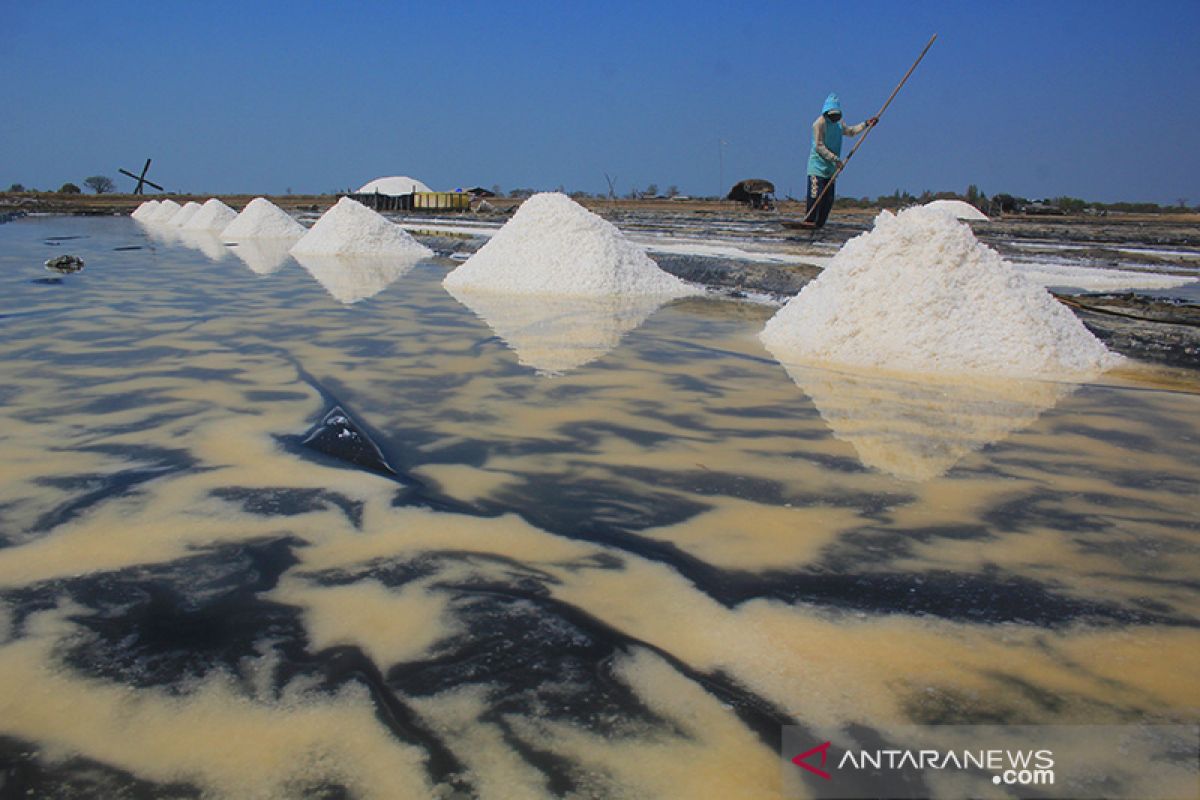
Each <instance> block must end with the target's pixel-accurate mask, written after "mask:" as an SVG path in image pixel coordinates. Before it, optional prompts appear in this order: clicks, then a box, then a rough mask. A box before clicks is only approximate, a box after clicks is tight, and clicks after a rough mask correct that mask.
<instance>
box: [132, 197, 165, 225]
mask: <svg viewBox="0 0 1200 800" xmlns="http://www.w3.org/2000/svg"><path fill="white" fill-rule="evenodd" d="M158 206H159V202H158V201H157V200H147V201H146V202H144V203H142V204H141V205H140V206H138V207H137V208H135V209H134V210H133V213H132V214H130V215H129V216H131V217H133V218H134V219H136V220H138V221H141V220H145V219H147V218H149V217H150V216H152V215H153V214H154V212H155V211H157V210H158Z"/></svg>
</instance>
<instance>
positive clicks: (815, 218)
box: [804, 175, 834, 228]
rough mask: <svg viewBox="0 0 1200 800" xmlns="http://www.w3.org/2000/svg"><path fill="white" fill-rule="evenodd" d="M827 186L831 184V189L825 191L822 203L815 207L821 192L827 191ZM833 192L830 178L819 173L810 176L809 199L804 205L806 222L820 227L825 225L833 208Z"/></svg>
mask: <svg viewBox="0 0 1200 800" xmlns="http://www.w3.org/2000/svg"><path fill="white" fill-rule="evenodd" d="M826 186H829V191H827V192H825V196H824V197H821V204H820V205H819V206H816V208H814V207H813V206H814V204H815V203H816V202H817V198H818V197H820V195H821V192H823V191H825V187H826ZM833 192H834V187H833V186H832V185H831V182H830V179H829V178H822V177H820V176H818V175H809V176H808V199H807V201H806V202H805V205H804V211H805V213H804V221H805V222H811V223H813V224H814V225H816V226H817V227H818V228H823V227H824V226H825V220H827V219H828V218H829V212H830V211H831V210H832V209H833Z"/></svg>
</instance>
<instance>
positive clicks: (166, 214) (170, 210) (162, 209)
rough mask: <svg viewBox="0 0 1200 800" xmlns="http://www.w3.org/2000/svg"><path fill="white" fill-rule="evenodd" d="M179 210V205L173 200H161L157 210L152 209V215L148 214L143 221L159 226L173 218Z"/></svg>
mask: <svg viewBox="0 0 1200 800" xmlns="http://www.w3.org/2000/svg"><path fill="white" fill-rule="evenodd" d="M180 208H181V206H180V205H179V203H176V202H175V201H174V200H163V201H162V202H161V203H159V204H158V208H156V209H154V212H153V213H152V214H148V215H147V216H146V218H145V220H144V221H145V222H150V223H153V224H155V225H161V224H162V223H164V222H166V221H167V220H169V219H170V218H171V217H173V216H175V214H176V212H178V211H179V209H180Z"/></svg>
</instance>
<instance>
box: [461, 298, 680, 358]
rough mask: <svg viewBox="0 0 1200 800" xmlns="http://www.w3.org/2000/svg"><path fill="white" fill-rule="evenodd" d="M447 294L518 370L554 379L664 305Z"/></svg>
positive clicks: (605, 348) (652, 301)
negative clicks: (504, 347)
mask: <svg viewBox="0 0 1200 800" xmlns="http://www.w3.org/2000/svg"><path fill="white" fill-rule="evenodd" d="M446 290H447V291H448V292H450V294H451V295H453V296H454V299H456V300H458V301H459V302H460V303H462V304H463V305H464V306H466V307H467V308H469V309H470V310H471V311H473V312H474V313H475V314H476V315H477V316H478V317H479V318H480V319H482V320H483V321H484V322H485V323H487V325H488V327H490V328H491V329H492V331H494V332H495V334H496V335H497V336H499V337H500V338H501V339H503V340H504V341H505V343H507V344H508V346H509V347H511V348H512V349H513V350H514V351H516V354H517V360H518V361H519V362H520V363H521V364H524V365H525V366H527V367H531V368H533V369H535V370H537V371H538V372H539V373H541V374H543V375H558V374H561V373H563V372H566V371H567V370H570V369H574V368H576V367H579V366H582V365H584V364H586V363H588V362H590V361H595V360H596V359H598V358H600V357H601V356H603V355H605V354H606V353H608V352H609V351H610V350H612V349H613V348H615V347H616V346H617V344H618V343H619V342H620V341H621V337H622V336H623V335H624V334H626V333H628V332H629V331H631V330H633V329H634V328H636V327H637V326H639V325H641V324H642V323H643V322H644V321H645V320H646V318H647V317H649V316H650V315H651V314H653V313H654V312H655V311H656V310H658V308H659V306H661V305H662V304H663V303H664V302H666V301H667V299H668V298H664V297H662V296H655V295H649V296H645V295H643V296H628V295H625V296H622V295H607V296H598V297H567V296H557V297H555V296H550V295H536V296H531V295H520V294H504V293H500V292H487V291H477V290H472V289H469V288H466V289H463V288H455V287H453V286H447V287H446Z"/></svg>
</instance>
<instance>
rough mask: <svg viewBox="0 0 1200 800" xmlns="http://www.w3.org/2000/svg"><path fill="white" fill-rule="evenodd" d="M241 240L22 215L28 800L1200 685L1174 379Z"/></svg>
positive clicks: (1048, 715)
mask: <svg viewBox="0 0 1200 800" xmlns="http://www.w3.org/2000/svg"><path fill="white" fill-rule="evenodd" d="M68 236H76V237H80V238H75V239H64V238H61V237H68ZM134 247H140V248H141V249H129V248H134ZM64 252H70V253H73V254H76V255H80V256H82V257H83V258H84V260H85V261H86V262H87V266H86V268H85V270H84V271H83V272H81V273H79V274H77V275H70V276H66V277H64V278H62V279H61V281H59V282H56V283H55V282H45V280H44V279H45V277H46V276H47V275H48V274H49V273H46V272H45V271H44V270H43V269H42V267H41V262H42V261H44V260H45V259H46V258H49V257H51V256H54V255H60V254H62V253H64ZM236 253H237V250H236V248H228V247H226V246H225V245H224V244H223V243H221V242H220V241H219V240H217V239H215V238H212V237H210V238H208V239H203V240H200V239H180V238H179V237H177V236H175V237H172V236H171V235H170V234H165V233H162V234H155V235H150V234H148V233H147V232H146V230H145V229H143V228H141V227H139V226H138V225H137V224H136V223H133V222H132V221H129V220H125V219H74V218H57V217H50V218H27V219H22V220H18V221H16V222H13V223H9V224H6V225H0V281H2V285H3V292H4V294H3V301H0V447H2V452H3V454H4V458H3V460H2V461H0V475H2V480H0V795H5V796H7V795H12V796H20V795H21V794H23V792H25V791H32V792H33V794H35V795H39V796H55V795H60V794H66V793H67V792H68V790H71V791H77V792H79V791H83V792H84V794H85V795H86V793H88V792H90V793H91V794H93V795H95V796H130V797H194V796H220V797H296V796H311V797H341V796H353V797H381V798H389V797H403V796H411V797H420V796H436V795H439V794H440V795H441V796H455V793H456V792H457V793H458V796H481V797H537V796H556V797H564V796H573V797H576V796H577V797H651V796H655V797H714V798H715V797H720V798H729V797H769V796H773V795H776V794H778V792H779V790H780V788H779V787H780V783H779V782H780V762H779V757H778V755H777V752H776V748H777V746H778V741H779V731H780V726H782V725H785V724H787V725H801V726H804V727H805V728H807V729H808V730H810V731H812V734H813V736H814V737H818V736H819V737H829V736H833V735H836V734H837V733H838V732H841V731H846V730H848V729H850V728H854V729H855V730H857V731H859V734H860V735H861V733H862V732H863V731H871V732H874V733H875V734H877V735H878V736H879V737H881V738H882V739H884V740H886V739H887V738H888V735H889V734H888V732H889V730H892V729H897V728H898V727H900V726H904V725H910V724H912V723H931V722H940V723H972V722H978V723H985V722H986V723H997V722H999V723H1012V724H1018V723H1024V724H1032V723H1055V724H1063V723H1067V724H1077V723H1078V724H1082V723H1091V724H1101V723H1104V724H1111V723H1118V722H1122V723H1124V722H1132V721H1147V720H1148V721H1157V722H1179V721H1184V722H1194V721H1195V720H1196V718H1197V712H1198V710H1200V690H1198V689H1197V685H1196V682H1195V680H1194V676H1195V675H1196V674H1197V673H1200V633H1198V631H1197V624H1198V620H1200V592H1198V591H1197V590H1198V588H1200V557H1198V543H1200V538H1198V532H1200V530H1198V529H1200V512H1198V506H1197V502H1196V498H1197V496H1200V431H1198V430H1197V426H1198V420H1200V394H1197V391H1196V390H1197V388H1198V387H1197V385H1196V384H1195V383H1192V382H1190V380H1185V381H1183V382H1182V384H1181V383H1179V382H1175V383H1171V384H1168V383H1166V382H1164V381H1163V380H1162V379H1161V377H1160V376H1158V375H1155V374H1154V373H1151V372H1150V371H1149V370H1145V369H1141V368H1137V367H1131V368H1129V369H1126V370H1123V371H1121V372H1120V373H1118V374H1116V375H1111V376H1108V378H1107V379H1106V381H1105V382H1104V383H1103V384H1096V385H1085V386H1069V385H1064V384H1046V383H1028V384H1020V385H1018V384H1012V383H1006V384H997V385H995V386H987V385H979V384H974V385H971V386H966V387H963V386H954V385H945V386H939V385H930V384H928V383H920V384H912V383H908V382H905V381H902V380H898V379H896V378H894V377H888V376H882V375H851V374H843V373H839V372H836V371H830V370H817V369H813V368H811V367H810V368H805V367H798V366H796V365H789V366H787V367H785V366H783V365H781V364H779V363H778V362H776V361H775V360H774V359H773V358H772V357H771V356H770V355H769V354H768V353H767V352H766V350H764V348H763V347H762V345H761V344H760V343H759V341H758V339H757V333H758V332H759V331H760V330H761V328H762V326H763V324H764V323H765V321H766V319H767V318H768V317H769V316H770V314H771V313H772V311H773V309H770V308H766V307H760V306H754V305H750V304H739V303H732V302H726V301H716V300H688V301H677V302H675V303H672V304H669V305H667V306H664V307H662V308H659V309H657V310H655V309H653V308H644V307H635V308H617V307H613V308H605V307H603V306H599V307H598V306H596V305H595V304H590V305H588V306H587V307H581V308H575V309H572V308H570V307H566V306H561V307H560V306H558V305H554V306H546V307H542V308H539V307H537V306H536V305H532V306H530V305H528V304H525V305H522V304H512V303H503V302H500V303H495V302H486V301H485V302H474V303H473V302H472V299H471V298H467V297H464V298H463V303H462V304H460V303H459V302H458V301H456V300H455V298H453V297H452V296H451V295H449V294H448V293H446V292H445V291H444V290H443V289H442V288H441V285H440V281H441V278H442V277H443V276H444V275H445V273H446V271H447V270H448V269H450V268H452V267H453V264H452V263H451V262H449V261H446V262H438V261H434V262H425V263H420V264H417V265H410V264H405V265H390V266H388V265H382V266H381V265H362V264H354V263H348V264H346V265H345V269H344V270H341V271H339V270H338V269H337V268H336V265H335V266H333V267H331V266H330V265H328V264H322V265H308V268H307V269H306V268H305V267H304V266H301V265H299V264H297V263H296V262H295V261H292V260H291V259H289V258H287V257H286V256H281V255H280V254H279V253H275V252H272V251H271V250H270V249H269V248H266V249H259V250H256V251H255V252H254V253H253V254H248V258H246V259H245V260H242V259H239V258H238V257H237V255H236ZM80 787H83V789H82V790H81V789H80ZM6 793H7V795H6ZM121 793H124V794H123V795H122V794H121Z"/></svg>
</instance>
